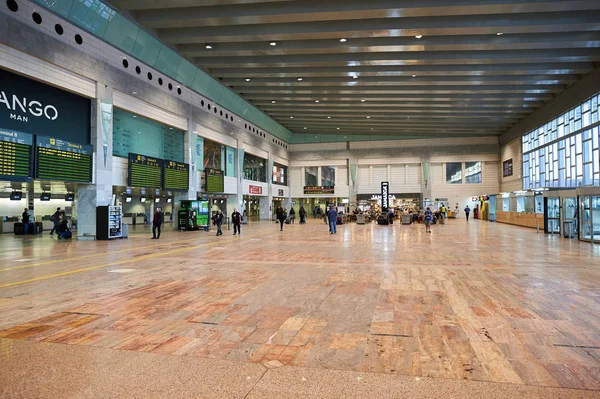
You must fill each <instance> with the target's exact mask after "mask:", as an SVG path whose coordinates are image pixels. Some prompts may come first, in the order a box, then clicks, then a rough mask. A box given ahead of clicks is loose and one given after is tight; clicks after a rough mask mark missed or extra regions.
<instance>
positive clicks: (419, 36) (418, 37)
mask: <svg viewBox="0 0 600 399" xmlns="http://www.w3.org/2000/svg"><path fill="white" fill-rule="evenodd" d="M422 37H423V35H417V36H415V38H416V39H420V38H422Z"/></svg>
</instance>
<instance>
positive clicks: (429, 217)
mask: <svg viewBox="0 0 600 399" xmlns="http://www.w3.org/2000/svg"><path fill="white" fill-rule="evenodd" d="M423 221H424V222H425V232H426V233H431V222H432V221H433V212H431V209H429V207H428V208H427V210H426V211H425V214H424V217H423Z"/></svg>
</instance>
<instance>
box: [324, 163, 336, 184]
mask: <svg viewBox="0 0 600 399" xmlns="http://www.w3.org/2000/svg"><path fill="white" fill-rule="evenodd" d="M321 185H322V186H324V187H333V186H335V167H333V166H321Z"/></svg>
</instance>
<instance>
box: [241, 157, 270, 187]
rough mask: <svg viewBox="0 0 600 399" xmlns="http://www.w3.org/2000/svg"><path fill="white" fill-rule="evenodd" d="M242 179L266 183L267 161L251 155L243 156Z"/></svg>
mask: <svg viewBox="0 0 600 399" xmlns="http://www.w3.org/2000/svg"><path fill="white" fill-rule="evenodd" d="M244 179H246V180H254V181H261V182H263V183H266V182H267V161H266V160H265V159H263V158H260V157H256V156H254V155H251V154H248V153H246V154H244Z"/></svg>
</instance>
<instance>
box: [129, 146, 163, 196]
mask: <svg viewBox="0 0 600 399" xmlns="http://www.w3.org/2000/svg"><path fill="white" fill-rule="evenodd" d="M162 163H163V161H162V159H158V158H154V157H147V156H145V155H140V154H134V153H131V152H130V153H129V167H128V168H127V185H128V186H130V187H148V188H161V183H162Z"/></svg>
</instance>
